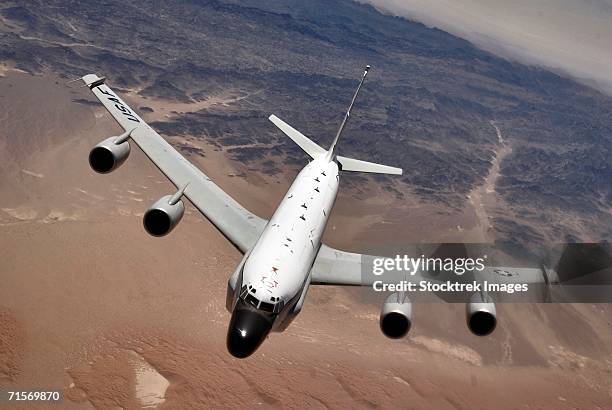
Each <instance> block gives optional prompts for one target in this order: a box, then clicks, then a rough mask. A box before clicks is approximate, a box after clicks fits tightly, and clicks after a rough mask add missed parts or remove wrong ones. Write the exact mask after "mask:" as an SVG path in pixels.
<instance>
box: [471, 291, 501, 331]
mask: <svg viewBox="0 0 612 410" xmlns="http://www.w3.org/2000/svg"><path fill="white" fill-rule="evenodd" d="M466 319H467V325H468V327H469V328H470V331H471V332H472V333H474V334H475V335H476V336H487V335H489V334H491V333H493V331H494V330H495V327H496V326H497V313H496V312H495V304H494V303H493V299H491V297H490V296H489V295H487V294H485V295H483V294H482V293H480V292H478V293H474V294H473V295H472V297H471V299H470V302H469V303H468V304H467V309H466Z"/></svg>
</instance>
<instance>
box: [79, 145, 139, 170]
mask: <svg viewBox="0 0 612 410" xmlns="http://www.w3.org/2000/svg"><path fill="white" fill-rule="evenodd" d="M116 140H117V137H110V138H107V139H105V140H104V141H102V142H100V143H99V144H98V145H96V146H95V147H93V148H92V149H91V151H90V152H89V166H91V169H93V170H94V171H96V172H98V173H100V174H108V173H109V172H111V171H114V170H115V169H117V168H118V167H119V166H120V165H121V164H123V163H124V162H125V160H126V159H127V157H128V156H129V155H130V144H129V143H128V142H127V141H123V142H122V143H120V144H116V143H115V141H116Z"/></svg>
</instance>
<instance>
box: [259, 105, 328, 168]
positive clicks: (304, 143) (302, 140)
mask: <svg viewBox="0 0 612 410" xmlns="http://www.w3.org/2000/svg"><path fill="white" fill-rule="evenodd" d="M269 120H270V121H272V123H273V124H274V125H276V126H277V127H278V128H279V129H280V130H281V131H282V132H284V133H285V135H286V136H288V137H289V138H291V139H292V140H293V142H295V143H296V144H298V145H299V146H300V148H302V149H303V150H304V152H306V153H307V154H308V155H310V156H311V157H312V158H316V157H318V156H320V155H323V154H325V152H326V151H325V150H324V149H323V148H321V147H320V146H319V145H317V143H316V142H314V141H312V140H311V139H310V138H308V137H307V136H305V135H304V134H302V133H301V132H299V131H298V130H296V129H295V128H293V127H292V126H291V125H289V124H287V123H286V122H284V121H283V120H281V119H280V118H278V117H277V116H276V115H270V117H269Z"/></svg>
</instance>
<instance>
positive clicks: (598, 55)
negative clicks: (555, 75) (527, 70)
mask: <svg viewBox="0 0 612 410" xmlns="http://www.w3.org/2000/svg"><path fill="white" fill-rule="evenodd" d="M359 1H362V2H363V1H366V2H368V3H370V4H372V5H373V6H375V7H376V8H377V9H379V10H380V11H382V12H385V13H389V14H394V15H398V16H402V17H406V18H409V19H411V20H416V21H420V22H422V23H424V24H426V25H428V26H432V27H437V28H440V29H442V30H445V31H448V32H449V33H452V34H454V35H457V36H460V37H463V38H465V39H467V40H469V41H471V42H473V43H474V44H475V45H477V46H479V47H482V48H484V49H486V50H488V51H490V52H493V53H495V54H498V55H501V56H503V57H506V58H510V59H513V60H518V61H521V62H524V63H528V64H534V65H539V66H544V67H547V68H550V69H553V70H555V71H557V72H560V73H562V74H565V75H569V76H570V77H574V78H576V79H578V80H580V81H582V82H584V83H586V84H589V85H590V86H592V87H595V88H597V89H599V90H601V91H603V92H605V93H607V94H609V95H612V48H610V45H609V44H608V43H609V41H610V40H612V0H582V1H581V0H535V1H529V0H515V1H513V2H507V1H503V0H487V1H485V0H461V2H457V1H454V0H359Z"/></svg>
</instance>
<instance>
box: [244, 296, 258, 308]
mask: <svg viewBox="0 0 612 410" xmlns="http://www.w3.org/2000/svg"><path fill="white" fill-rule="evenodd" d="M245 300H246V301H247V302H248V303H250V304H251V305H253V306H255V307H257V305H259V300H258V299H257V298H256V297H255V295H253V294H252V293H249V294H248V295H247V297H246V298H245Z"/></svg>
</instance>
